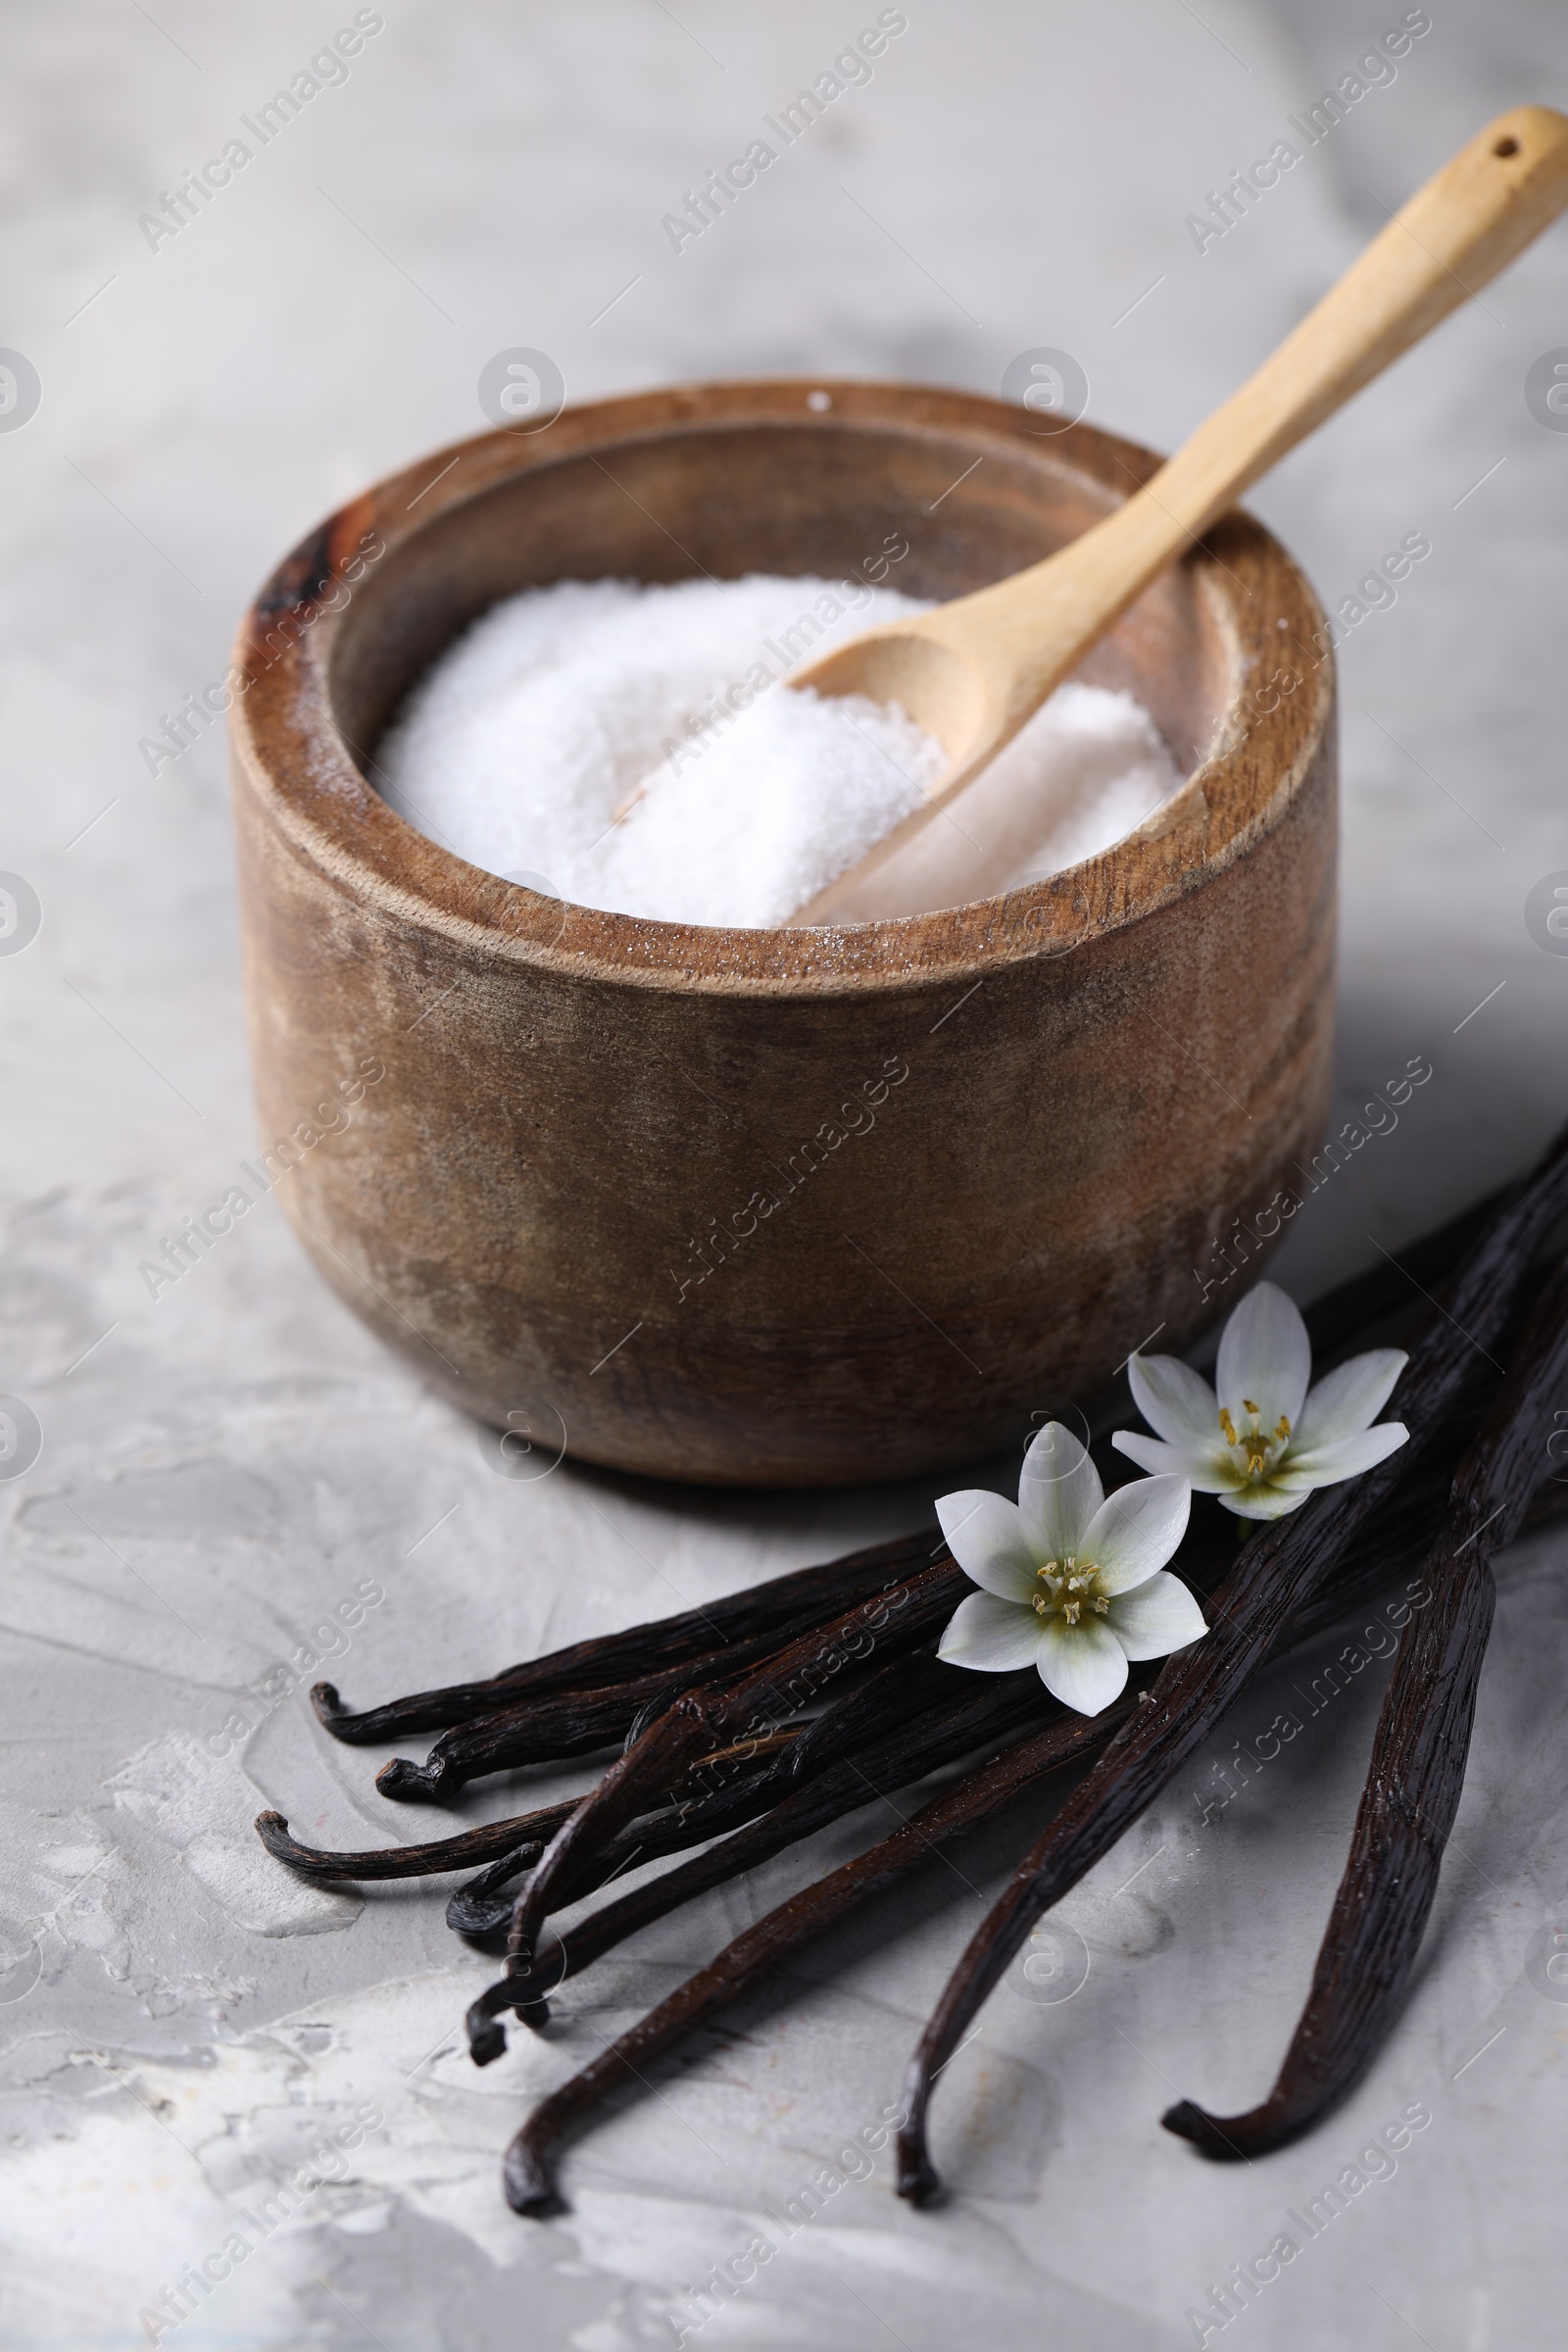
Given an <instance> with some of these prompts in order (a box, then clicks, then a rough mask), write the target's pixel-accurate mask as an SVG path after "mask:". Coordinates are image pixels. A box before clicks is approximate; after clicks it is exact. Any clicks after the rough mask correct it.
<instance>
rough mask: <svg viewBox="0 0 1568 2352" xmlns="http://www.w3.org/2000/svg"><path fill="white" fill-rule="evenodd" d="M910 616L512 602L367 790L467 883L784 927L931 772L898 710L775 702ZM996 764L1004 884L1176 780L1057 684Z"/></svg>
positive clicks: (742, 605)
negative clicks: (474, 875)
mask: <svg viewBox="0 0 1568 2352" xmlns="http://www.w3.org/2000/svg"><path fill="white" fill-rule="evenodd" d="M924 610H925V607H924V606H923V605H922V604H920V603H917V602H916V601H915V600H914V599H913V598H910V597H907V596H902V595H900V594H898V593H897V592H896V591H894V590H892V589H887V588H881V589H871V588H866V587H862V586H861V585H860V584H859V583H858V582H854V583H848V584H846V583H845V582H843V581H838V582H832V581H826V580H817V579H778V578H769V577H765V576H754V577H752V578H749V579H744V580H737V581H725V582H716V581H709V580H682V581H678V582H676V583H674V584H672V585H670V586H665V587H643V586H641V585H639V584H637V583H635V582H632V581H627V580H563V581H560V582H558V583H557V584H556V585H554V586H552V587H548V588H535V589H528V590H525V591H524V592H523V594H521V595H520V596H514V597H509V598H508V599H507V600H506V601H505V602H504V603H502V604H499V605H496V606H494V607H493V608H492V610H491V611H490V612H488V613H485V614H483V615H482V616H481V618H480V619H478V620H477V621H475V622H474V624H473V625H472V627H471V628H469V629H468V630H467V632H466V634H465V635H464V636H463V637H461V638H459V640H458V641H457V643H456V644H454V645H453V646H452V647H450V648H449V650H448V651H447V653H446V654H445V655H444V656H443V657H442V659H441V660H440V661H439V662H437V663H436V664H435V665H434V667H433V668H432V669H431V670H430V671H429V673H428V675H427V676H426V677H424V678H423V679H422V680H421V681H420V682H419V684H418V685H417V687H416V689H415V690H414V692H413V693H412V694H411V695H410V697H409V699H408V702H407V703H406V705H405V707H404V709H403V711H402V712H401V713H400V714H399V716H398V719H397V721H396V723H395V725H394V726H393V727H391V728H390V729H389V730H388V732H387V734H386V736H385V738H384V739H383V741H382V744H381V746H380V749H379V751H378V754H377V767H376V780H377V782H378V783H379V785H380V787H381V790H382V792H383V794H384V795H385V797H386V799H387V801H388V802H389V803H390V804H391V806H392V807H393V808H394V809H397V810H398V811H399V812H400V813H401V814H402V815H404V816H406V817H407V818H408V819H409V821H410V823H411V824H414V825H416V826H417V827H418V829H419V830H420V831H421V832H423V833H426V834H428V835H429V836H430V838H431V839H433V840H435V841H439V842H441V843H443V844H444V845H445V846H446V847H447V848H448V849H451V850H454V851H456V852H457V854H458V855H459V856H460V857H463V858H467V859H468V861H469V862H470V863H471V864H474V865H478V866H482V867H485V868H486V869H488V870H489V871H490V872H492V873H499V874H509V875H512V876H514V877H526V878H527V879H528V880H529V881H532V882H541V881H542V882H544V883H546V884H547V885H548V886H549V887H550V888H552V889H553V890H554V891H555V892H556V893H557V894H558V895H559V896H561V897H562V898H564V899H570V900H574V901H575V902H576V903H577V904H578V905H580V906H588V907H608V908H613V909H614V910H616V911H618V912H620V913H623V914H634V915H644V916H652V917H655V918H658V919H662V920H664V921H673V922H698V923H717V924H729V925H746V926H758V925H766V924H772V923H779V922H783V921H785V920H787V919H788V917H789V916H790V915H791V914H792V913H793V912H794V911H795V910H796V908H797V907H801V906H802V905H803V904H804V903H805V902H806V901H807V900H809V898H811V897H812V896H813V895H814V893H815V892H816V891H818V890H820V889H821V888H822V887H823V885H824V884H825V883H827V882H829V881H831V880H832V879H833V877H834V876H835V875H837V874H839V873H842V872H843V871H844V870H845V868H846V867H848V866H850V865H853V864H854V863H855V862H856V861H857V859H858V858H861V857H862V856H863V855H864V854H865V852H866V851H867V850H869V849H870V848H871V847H872V846H873V844H874V843H876V842H877V841H879V840H880V839H881V838H882V836H883V835H884V834H885V833H887V832H888V831H889V830H891V828H892V827H893V826H894V825H895V824H897V823H898V822H899V820H900V818H901V817H903V816H905V815H906V814H907V812H908V811H909V810H910V809H913V808H914V807H915V806H916V805H917V803H918V802H919V800H920V799H921V797H922V793H923V791H924V790H925V789H926V788H927V787H929V785H930V784H931V783H933V782H934V781H935V779H936V777H937V776H938V775H939V774H940V773H941V771H942V768H943V765H944V759H943V754H942V751H941V748H940V746H939V745H938V744H937V743H936V742H935V741H934V740H933V739H932V738H931V737H930V736H927V735H924V734H922V733H921V731H920V730H919V729H918V728H917V727H915V726H914V725H913V724H912V723H911V722H910V721H909V720H908V719H907V717H906V716H905V715H904V713H903V711H899V710H898V709H897V708H896V707H895V708H884V707H880V706H878V705H876V704H874V703H870V702H866V701H864V700H862V699H861V698H859V697H847V698H844V699H838V700H835V699H829V698H819V697H817V696H815V695H811V694H800V693H794V692H791V691H788V690H784V691H780V690H778V688H777V681H778V680H779V679H780V678H781V677H783V676H784V675H785V674H786V672H787V671H788V670H790V669H792V668H794V667H795V666H797V664H799V663H800V662H804V661H806V660H808V659H810V658H812V657H814V656H815V655H818V654H820V653H822V652H825V651H826V650H827V648H828V647H829V646H830V645H832V644H834V643H842V642H844V641H845V640H847V639H848V638H849V637H851V636H852V635H854V634H855V633H856V632H857V631H858V630H860V629H862V628H866V627H869V626H870V625H872V624H873V623H874V622H877V621H884V620H892V619H895V618H897V617H898V616H899V615H901V614H907V613H917V612H921V611H924ZM1003 759H1004V760H1005V761H1007V762H1008V763H1009V768H1012V767H1013V764H1014V763H1016V780H1017V781H1018V783H1019V784H1020V786H1021V787H1022V788H1023V789H1025V790H1026V791H1027V792H1028V794H1029V796H1030V805H1031V806H1038V807H1039V808H1040V809H1041V811H1042V817H1041V825H1040V831H1039V834H1038V837H1037V838H1036V839H1035V840H1034V841H1033V842H1032V843H1031V844H1030V850H1029V855H1028V856H1027V858H1025V859H1024V860H1023V862H1022V864H1021V865H1020V867H1019V869H1018V870H1017V871H1016V872H1015V873H1014V874H1013V875H1012V876H1011V877H1010V879H1011V880H1012V881H1014V882H1019V881H1024V880H1032V879H1035V878H1036V877H1037V876H1038V875H1042V874H1046V873H1051V872H1054V871H1056V870H1058V869H1059V868H1061V867H1062V866H1064V865H1069V864H1072V863H1075V862H1076V861H1077V860H1078V859H1079V858H1085V857H1089V856H1092V855H1094V854H1095V852H1097V851H1099V850H1102V849H1106V848H1108V847H1109V846H1110V844H1111V843H1112V842H1114V841H1117V840H1119V839H1120V838H1121V837H1122V836H1123V835H1124V834H1126V833H1127V832H1129V831H1130V830H1131V829H1132V828H1133V826H1135V825H1137V824H1138V823H1140V822H1141V821H1142V819H1143V818H1144V817H1145V816H1147V815H1148V814H1149V813H1150V812H1151V810H1152V809H1154V808H1156V807H1157V806H1158V805H1159V803H1160V802H1161V801H1163V800H1165V799H1166V798H1168V796H1169V795H1170V794H1171V793H1172V792H1174V791H1175V790H1176V789H1177V787H1178V785H1179V782H1180V778H1179V776H1178V774H1177V772H1176V770H1175V768H1174V766H1173V764H1172V762H1171V760H1170V755H1169V753H1168V752H1167V751H1166V749H1165V747H1164V744H1163V743H1162V741H1161V739H1160V737H1159V735H1158V733H1157V731H1156V729H1155V728H1154V725H1153V722H1152V720H1151V718H1150V717H1149V714H1148V713H1147V711H1144V710H1143V709H1142V708H1141V706H1140V705H1139V704H1138V703H1136V702H1135V701H1134V700H1133V699H1132V697H1131V696H1130V695H1125V694H1113V693H1109V692H1107V691H1105V690H1104V689H1103V688H1100V687H1093V686H1079V685H1068V686H1064V687H1062V688H1061V689H1060V690H1059V692H1058V693H1057V694H1055V695H1054V696H1053V698H1052V700H1051V701H1050V702H1049V703H1048V704H1047V705H1046V707H1045V709H1044V710H1043V711H1040V712H1039V713H1038V714H1037V715H1036V717H1035V718H1034V719H1033V720H1032V721H1031V722H1030V724H1029V726H1028V727H1027V728H1026V729H1025V730H1024V732H1023V733H1022V734H1021V735H1020V736H1019V738H1018V739H1017V741H1016V743H1014V744H1013V745H1011V746H1009V748H1008V750H1007V751H1006V752H1005V754H1004V755H1003ZM1001 766H1002V762H1001V761H999V762H998V763H997V771H998V772H999V771H1000V769H1001ZM617 819H618V821H617ZM936 887H937V898H936V899H933V901H932V903H933V904H936V903H938V899H939V898H940V885H937V886H936Z"/></svg>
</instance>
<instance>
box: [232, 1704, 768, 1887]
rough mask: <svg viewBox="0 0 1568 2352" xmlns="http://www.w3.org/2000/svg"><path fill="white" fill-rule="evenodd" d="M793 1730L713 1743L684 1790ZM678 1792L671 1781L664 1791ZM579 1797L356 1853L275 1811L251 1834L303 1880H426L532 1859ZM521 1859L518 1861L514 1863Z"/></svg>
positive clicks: (692, 1792) (747, 1760) (754, 1758)
mask: <svg viewBox="0 0 1568 2352" xmlns="http://www.w3.org/2000/svg"><path fill="white" fill-rule="evenodd" d="M800 1736H801V1735H800V1732H799V1730H798V1729H791V1730H788V1731H781V1732H775V1733H773V1734H772V1735H771V1736H770V1737H769V1738H767V1739H765V1740H748V1741H747V1742H746V1745H745V1749H744V1751H742V1750H741V1749H739V1748H720V1749H716V1750H715V1751H714V1753H713V1754H712V1755H711V1756H703V1757H701V1758H699V1760H698V1763H697V1766H696V1768H695V1769H696V1775H697V1776H698V1777H697V1778H696V1780H695V1781H694V1783H693V1785H692V1786H691V1788H690V1789H689V1792H688V1795H689V1799H690V1798H695V1797H696V1796H698V1795H699V1794H701V1793H702V1791H703V1789H705V1788H706V1787H707V1785H708V1784H707V1778H706V1776H708V1775H709V1774H711V1773H713V1772H715V1771H721V1770H723V1769H725V1768H732V1767H734V1766H735V1765H737V1764H739V1765H742V1766H747V1765H751V1764H754V1763H755V1765H756V1766H757V1768H758V1769H759V1770H760V1769H761V1768H762V1767H763V1766H764V1765H765V1764H766V1763H767V1762H768V1761H769V1760H770V1759H771V1758H772V1757H773V1756H774V1755H776V1754H777V1753H778V1752H779V1751H780V1750H782V1749H784V1748H786V1747H788V1746H789V1744H790V1742H791V1741H792V1740H798V1739H799V1738H800ZM670 1794H671V1795H672V1796H673V1797H677V1798H678V1797H679V1796H680V1794H681V1789H679V1788H678V1787H677V1788H676V1789H672V1790H671V1791H670ZM581 1801H582V1800H581V1797H580V1796H567V1797H563V1798H561V1799H560V1800H559V1802H557V1803H556V1804H553V1805H542V1806H541V1807H540V1808H539V1809H538V1811H537V1812H534V1813H518V1814H516V1815H515V1816H514V1817H513V1818H512V1819H510V1820H508V1821H491V1822H485V1823H484V1824H483V1825H482V1826H481V1827H479V1828H477V1829H472V1830H464V1831H462V1832H461V1833H460V1834H459V1835H458V1836H457V1837H455V1838H434V1839H433V1840H431V1841H430V1842H429V1843H428V1844H423V1845H379V1846H369V1847H368V1848H366V1849H365V1850H363V1851H362V1852H359V1853H333V1852H330V1851H328V1850H327V1849H326V1848H325V1847H322V1846H319V1845H301V1844H300V1842H299V1840H298V1838H291V1837H290V1836H289V1829H288V1823H287V1821H286V1820H285V1819H284V1817H283V1815H282V1814H281V1813H258V1814H257V1816H256V1832H257V1835H258V1837H259V1838H261V1841H262V1843H263V1844H264V1845H265V1846H266V1848H267V1850H268V1852H269V1853H270V1854H271V1855H274V1856H275V1858H276V1859H277V1860H278V1861H279V1862H286V1863H287V1864H288V1867H289V1868H290V1870H294V1871H298V1873H299V1875H300V1876H301V1878H305V1879H313V1880H319V1881H322V1882H324V1883H328V1884H329V1883H331V1882H333V1881H337V1880H355V1879H363V1880H371V1879H427V1878H436V1877H438V1876H439V1875H440V1874H441V1873H442V1872H446V1871H454V1870H471V1869H472V1868H473V1866H474V1864H475V1863H476V1862H485V1863H488V1864H490V1865H491V1866H492V1867H494V1866H495V1865H496V1864H497V1863H499V1862H501V1861H513V1860H514V1859H515V1857H516V1856H517V1855H518V1854H520V1853H525V1854H527V1856H528V1857H529V1860H530V1861H532V1860H534V1859H536V1858H537V1856H538V1855H539V1854H540V1853H542V1852H543V1850H544V1847H545V1845H546V1844H547V1843H548V1842H549V1840H550V1838H552V1837H553V1836H554V1835H555V1833H556V1831H557V1830H558V1829H559V1828H560V1827H561V1825H562V1823H563V1822H564V1821H566V1820H569V1819H570V1817H571V1815H572V1814H573V1813H574V1812H575V1811H576V1808H577V1806H578V1805H579V1804H580V1803H581ZM526 1866H527V1865H526V1864H524V1863H523V1862H520V1861H518V1862H516V1868H517V1869H519V1870H520V1869H523V1868H525V1867H526Z"/></svg>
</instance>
